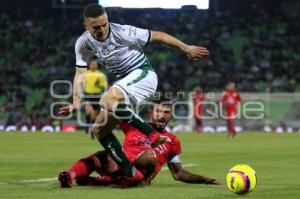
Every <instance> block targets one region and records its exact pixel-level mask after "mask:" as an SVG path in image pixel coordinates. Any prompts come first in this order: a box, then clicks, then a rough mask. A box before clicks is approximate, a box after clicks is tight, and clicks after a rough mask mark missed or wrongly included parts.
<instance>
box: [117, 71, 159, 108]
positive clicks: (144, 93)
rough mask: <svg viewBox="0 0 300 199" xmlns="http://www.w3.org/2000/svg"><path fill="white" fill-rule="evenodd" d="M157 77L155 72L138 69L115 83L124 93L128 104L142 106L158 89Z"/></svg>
mask: <svg viewBox="0 0 300 199" xmlns="http://www.w3.org/2000/svg"><path fill="white" fill-rule="evenodd" d="M157 81H158V80H157V75H156V73H155V72H154V71H152V70H150V69H145V68H138V69H135V70H133V71H132V72H130V73H129V74H128V75H127V76H125V77H124V78H122V79H120V80H119V81H117V82H115V83H114V85H113V86H114V87H117V88H118V89H120V90H121V91H122V92H123V95H124V98H125V103H126V104H133V105H136V104H140V103H141V102H143V101H144V100H145V99H146V98H148V97H150V96H151V95H153V94H154V93H155V91H156V88H157Z"/></svg>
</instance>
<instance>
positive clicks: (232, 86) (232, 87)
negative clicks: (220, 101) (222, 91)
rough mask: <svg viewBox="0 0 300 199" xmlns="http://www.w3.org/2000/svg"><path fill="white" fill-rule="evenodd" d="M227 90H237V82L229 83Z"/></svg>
mask: <svg viewBox="0 0 300 199" xmlns="http://www.w3.org/2000/svg"><path fill="white" fill-rule="evenodd" d="M227 90H229V91H234V90H235V84H234V83H229V84H228V85H227Z"/></svg>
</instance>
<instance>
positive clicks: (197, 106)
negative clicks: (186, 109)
mask: <svg viewBox="0 0 300 199" xmlns="http://www.w3.org/2000/svg"><path fill="white" fill-rule="evenodd" d="M192 98H193V104H194V118H195V123H196V131H197V132H199V133H200V132H202V131H203V126H202V117H203V108H204V107H203V101H204V100H205V99H206V96H205V94H204V92H203V90H202V88H201V87H200V86H197V87H196V88H195V92H194V94H193V96H192Z"/></svg>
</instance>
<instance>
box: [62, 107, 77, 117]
mask: <svg viewBox="0 0 300 199" xmlns="http://www.w3.org/2000/svg"><path fill="white" fill-rule="evenodd" d="M76 109H77V107H76V106H75V105H73V104H69V105H67V106H63V107H61V108H60V109H59V111H58V115H59V116H66V115H69V114H70V113H72V112H73V111H74V110H76Z"/></svg>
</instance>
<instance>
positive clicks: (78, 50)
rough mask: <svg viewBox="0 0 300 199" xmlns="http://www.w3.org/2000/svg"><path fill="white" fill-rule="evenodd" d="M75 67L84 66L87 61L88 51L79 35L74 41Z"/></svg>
mask: <svg viewBox="0 0 300 199" xmlns="http://www.w3.org/2000/svg"><path fill="white" fill-rule="evenodd" d="M75 56H76V67H80V68H86V67H87V65H88V62H89V51H88V49H87V48H86V47H85V46H84V42H83V41H82V39H81V38H80V37H79V38H78V39H77V41H76V43H75Z"/></svg>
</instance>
